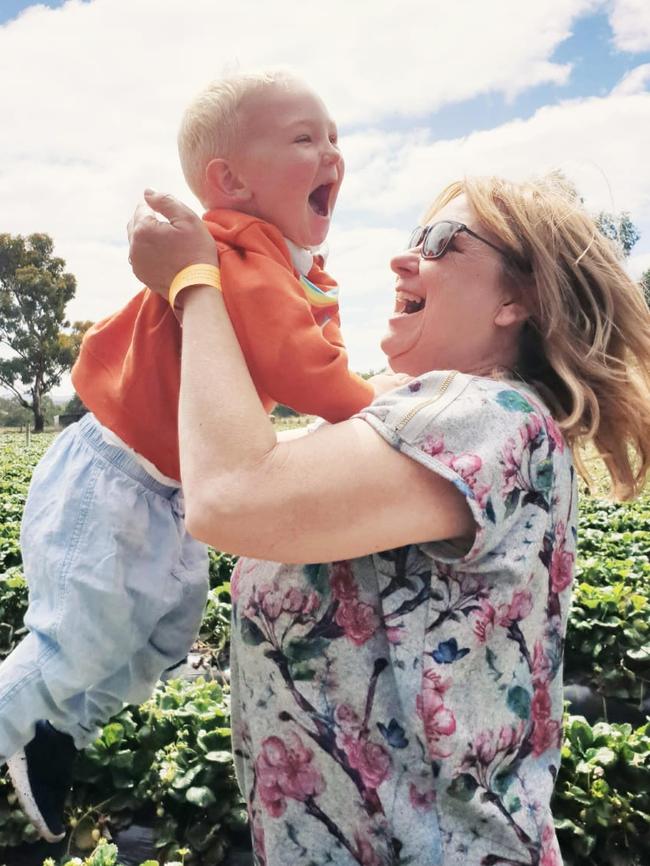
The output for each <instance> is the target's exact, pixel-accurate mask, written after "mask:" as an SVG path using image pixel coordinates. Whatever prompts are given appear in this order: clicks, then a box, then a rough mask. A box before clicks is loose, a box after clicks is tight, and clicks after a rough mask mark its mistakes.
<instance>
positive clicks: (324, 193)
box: [309, 183, 334, 217]
mask: <svg viewBox="0 0 650 866" xmlns="http://www.w3.org/2000/svg"><path fill="white" fill-rule="evenodd" d="M333 186H334V184H331V183H324V184H321V185H320V186H317V187H316V189H315V190H313V191H312V192H311V193H310V194H309V205H310V207H311V209H312V210H313V211H314V212H315V213H317V214H318V216H322V217H326V216H329V212H330V193H331V191H332V187H333Z"/></svg>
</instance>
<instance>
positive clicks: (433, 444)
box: [422, 436, 445, 457]
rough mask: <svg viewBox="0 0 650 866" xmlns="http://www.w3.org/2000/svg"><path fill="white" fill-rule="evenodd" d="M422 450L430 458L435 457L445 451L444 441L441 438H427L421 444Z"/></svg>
mask: <svg viewBox="0 0 650 866" xmlns="http://www.w3.org/2000/svg"><path fill="white" fill-rule="evenodd" d="M422 450H423V451H424V453H425V454H429V455H430V456H431V457H437V456H438V454H442V452H443V451H444V450H445V440H444V439H443V438H442V436H427V437H426V438H425V439H424V441H423V442H422Z"/></svg>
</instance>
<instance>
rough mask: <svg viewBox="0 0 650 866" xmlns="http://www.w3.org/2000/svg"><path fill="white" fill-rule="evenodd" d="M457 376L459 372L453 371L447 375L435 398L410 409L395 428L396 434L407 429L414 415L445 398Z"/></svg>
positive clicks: (423, 401)
mask: <svg viewBox="0 0 650 866" xmlns="http://www.w3.org/2000/svg"><path fill="white" fill-rule="evenodd" d="M457 375H458V370H452V371H451V372H450V373H447V375H446V376H445V378H444V380H443V381H442V382H441V383H440V386H439V388H438V390H437V391H436V393H435V394H434V395H433V397H429V398H427V399H426V400H420V402H419V403H417V404H416V405H415V406H414V407H413V408H412V409H410V410H409V411H408V412H407V413H406V415H405V416H404V417H403V418H402V420H401V421H400V422H399V424H398V425H397V426H396V427H395V432H396V433H399V432H400V430H402V429H403V428H404V427H406V425H407V424H408V423H409V421H410V420H411V418H413V416H414V415H417V413H418V412H419V411H420V409H424V407H425V406H430V405H431V404H432V403H435V402H436V401H437V400H439V399H440V398H441V397H442V396H443V394H444V393H445V391H446V390H447V389H448V388H449V386H450V385H451V383H452V382H453V380H454V378H455V377H456V376H457Z"/></svg>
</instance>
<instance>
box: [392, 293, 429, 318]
mask: <svg viewBox="0 0 650 866" xmlns="http://www.w3.org/2000/svg"><path fill="white" fill-rule="evenodd" d="M424 303H425V301H424V298H421V297H419V296H418V295H414V294H412V293H411V292H403V291H399V292H397V295H396V297H395V312H396V313H398V314H399V315H410V314H411V313H419V312H420V310H422V309H424Z"/></svg>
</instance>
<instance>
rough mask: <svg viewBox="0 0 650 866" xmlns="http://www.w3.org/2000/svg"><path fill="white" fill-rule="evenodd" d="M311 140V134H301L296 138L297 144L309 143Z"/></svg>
mask: <svg viewBox="0 0 650 866" xmlns="http://www.w3.org/2000/svg"><path fill="white" fill-rule="evenodd" d="M310 141H311V135H299V136H298V137H297V138H296V144H309V142H310Z"/></svg>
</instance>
